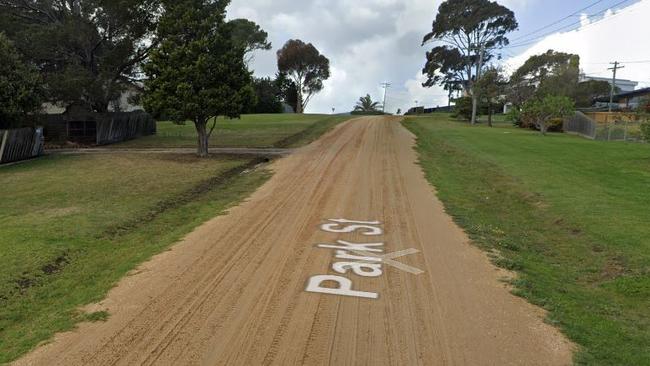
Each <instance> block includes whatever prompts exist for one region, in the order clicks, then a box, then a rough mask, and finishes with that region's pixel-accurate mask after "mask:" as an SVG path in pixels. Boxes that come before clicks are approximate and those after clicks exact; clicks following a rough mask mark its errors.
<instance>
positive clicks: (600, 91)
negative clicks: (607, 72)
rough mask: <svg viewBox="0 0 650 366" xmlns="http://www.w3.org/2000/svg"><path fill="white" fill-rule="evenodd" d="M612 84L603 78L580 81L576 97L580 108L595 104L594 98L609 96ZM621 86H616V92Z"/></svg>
mask: <svg viewBox="0 0 650 366" xmlns="http://www.w3.org/2000/svg"><path fill="white" fill-rule="evenodd" d="M610 85H611V84H610V83H609V82H607V81H603V80H588V81H583V82H581V83H578V85H577V87H576V91H575V94H574V98H575V101H576V106H577V107H580V108H587V107H591V106H592V105H593V104H594V99H596V98H599V97H604V96H609V92H610V89H611V86H610ZM619 91H620V88H618V87H617V88H616V90H615V93H618V92H619Z"/></svg>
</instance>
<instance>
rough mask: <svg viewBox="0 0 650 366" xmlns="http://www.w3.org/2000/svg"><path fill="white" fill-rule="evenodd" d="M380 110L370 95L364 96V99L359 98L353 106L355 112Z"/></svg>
mask: <svg viewBox="0 0 650 366" xmlns="http://www.w3.org/2000/svg"><path fill="white" fill-rule="evenodd" d="M380 109H381V104H380V103H379V102H375V101H373V100H372V97H370V94H366V96H365V97H361V98H359V100H358V101H357V104H356V105H355V106H354V111H355V112H378V111H379V110H380Z"/></svg>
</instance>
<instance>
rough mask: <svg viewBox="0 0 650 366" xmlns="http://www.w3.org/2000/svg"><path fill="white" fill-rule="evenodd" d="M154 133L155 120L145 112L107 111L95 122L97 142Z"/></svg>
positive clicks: (107, 141) (103, 143) (105, 143)
mask: <svg viewBox="0 0 650 366" xmlns="http://www.w3.org/2000/svg"><path fill="white" fill-rule="evenodd" d="M155 134H156V121H155V120H154V119H153V117H151V115H149V114H148V113H145V112H129V113H108V115H107V118H106V119H105V120H103V121H100V122H99V123H98V124H97V144H98V145H107V144H113V143H116V142H121V141H126V140H131V139H134V138H136V137H140V136H149V135H155Z"/></svg>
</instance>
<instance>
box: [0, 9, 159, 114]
mask: <svg viewBox="0 0 650 366" xmlns="http://www.w3.org/2000/svg"><path fill="white" fill-rule="evenodd" d="M160 12H161V7H160V1H159V0H121V1H113V0H67V1H62V0H0V13H3V14H4V15H5V17H6V21H3V22H2V24H1V25H0V27H1V28H2V29H0V31H5V32H6V33H7V35H8V36H9V38H10V39H12V40H13V41H14V42H15V44H16V47H17V48H18V49H19V51H20V52H21V53H22V54H24V55H25V57H26V58H27V60H28V61H30V62H31V63H33V64H34V65H37V67H38V69H39V71H40V73H41V75H42V76H43V80H44V82H45V83H46V85H47V91H48V95H47V99H48V100H49V101H51V102H59V103H63V104H64V105H65V104H71V103H83V104H86V105H88V106H90V107H91V108H92V109H94V110H97V111H106V109H107V108H108V106H109V104H110V103H111V102H113V101H115V100H117V99H118V98H119V96H120V94H121V92H122V91H124V90H125V89H126V88H128V87H129V86H132V85H133V82H134V81H135V80H137V79H138V76H139V72H140V66H141V63H142V62H143V61H144V60H145V59H146V57H147V55H148V53H149V50H150V49H151V47H152V46H154V45H155V37H153V32H154V30H155V27H156V23H157V19H158V17H159V15H160Z"/></svg>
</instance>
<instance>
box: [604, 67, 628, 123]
mask: <svg viewBox="0 0 650 366" xmlns="http://www.w3.org/2000/svg"><path fill="white" fill-rule="evenodd" d="M610 64H612V65H614V67H610V68H609V69H607V70H612V72H613V74H614V76H613V77H612V88H611V89H610V92H609V111H610V112H611V111H612V104H613V103H614V91H615V89H616V71H618V70H619V69H622V68H624V67H625V66H620V65H621V64H620V63H619V62H618V61H614V62H610Z"/></svg>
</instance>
